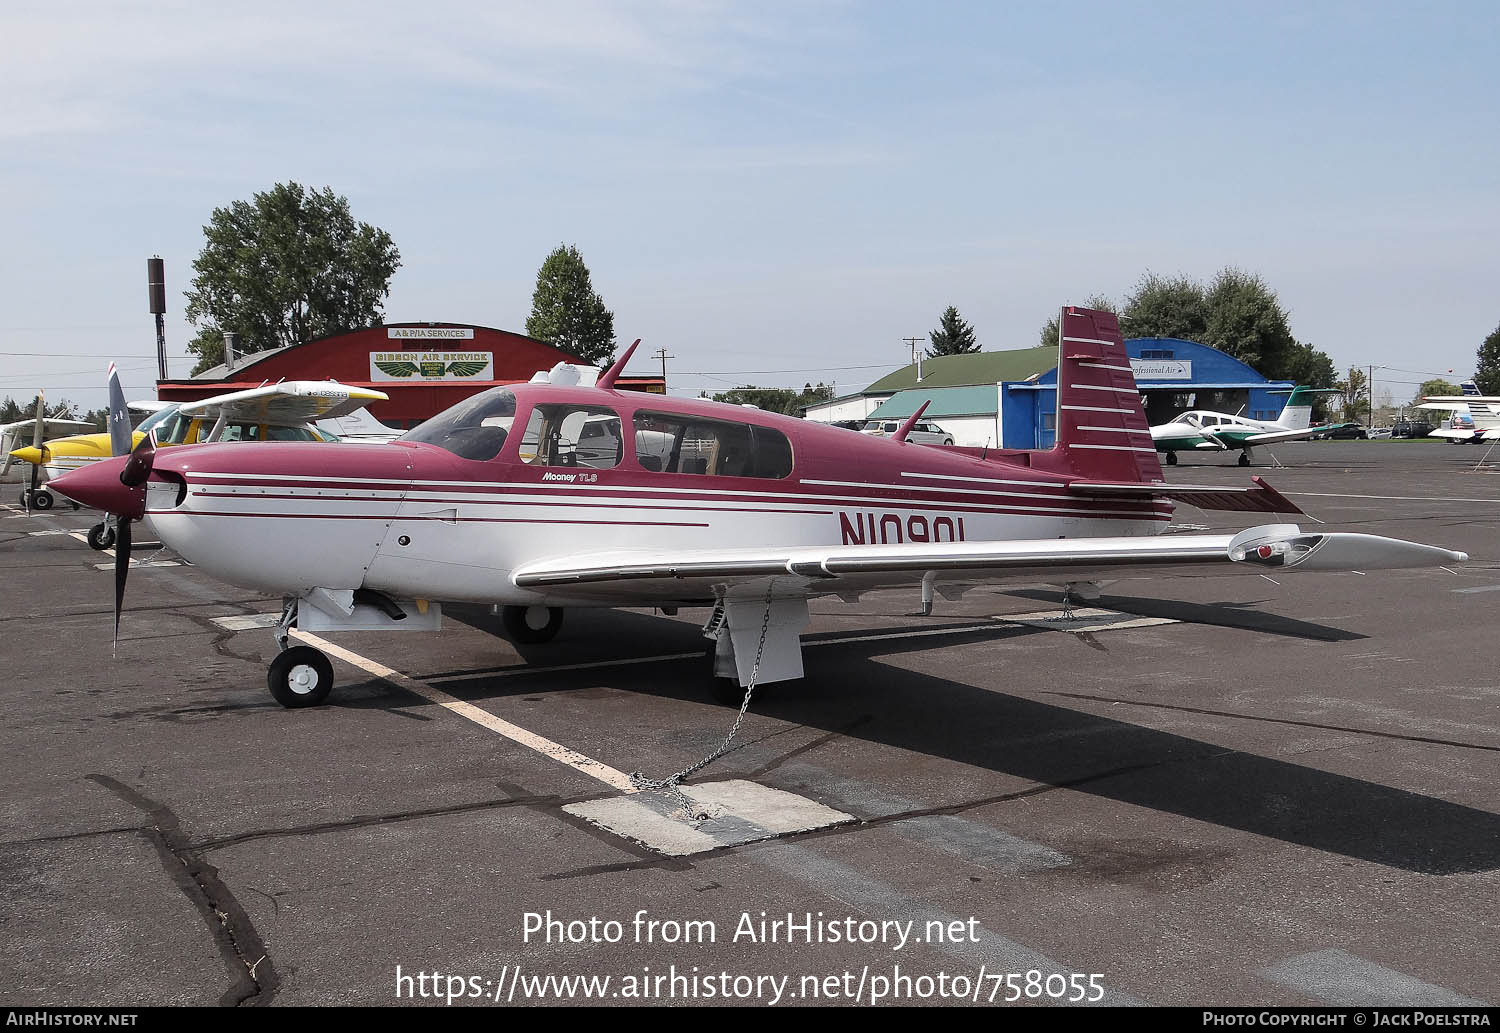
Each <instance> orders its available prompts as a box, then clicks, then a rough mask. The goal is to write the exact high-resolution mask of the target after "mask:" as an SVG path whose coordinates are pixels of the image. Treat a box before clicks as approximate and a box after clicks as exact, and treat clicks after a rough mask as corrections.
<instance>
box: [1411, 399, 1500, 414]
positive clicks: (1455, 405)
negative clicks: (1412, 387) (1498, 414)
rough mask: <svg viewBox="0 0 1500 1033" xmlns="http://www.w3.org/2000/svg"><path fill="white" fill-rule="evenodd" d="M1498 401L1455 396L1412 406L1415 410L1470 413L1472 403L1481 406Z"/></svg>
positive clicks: (1429, 400) (1425, 401)
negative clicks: (1477, 403)
mask: <svg viewBox="0 0 1500 1033" xmlns="http://www.w3.org/2000/svg"><path fill="white" fill-rule="evenodd" d="M1493 401H1497V399H1491V398H1479V397H1477V396H1475V395H1453V396H1452V397H1451V398H1428V399H1425V400H1423V402H1422V404H1421V405H1414V406H1412V408H1413V409H1437V410H1439V411H1441V412H1468V411H1469V403H1470V402H1479V403H1481V404H1483V403H1488V402H1493Z"/></svg>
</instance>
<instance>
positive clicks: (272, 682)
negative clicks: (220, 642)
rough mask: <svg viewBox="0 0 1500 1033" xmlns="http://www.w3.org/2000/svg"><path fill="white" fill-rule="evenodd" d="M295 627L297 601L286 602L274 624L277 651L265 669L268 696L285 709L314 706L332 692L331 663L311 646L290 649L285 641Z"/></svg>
mask: <svg viewBox="0 0 1500 1033" xmlns="http://www.w3.org/2000/svg"><path fill="white" fill-rule="evenodd" d="M296 624H297V600H296V599H288V600H287V601H286V605H285V606H284V607H283V608H282V611H281V620H280V621H279V622H278V623H277V625H276V644H277V645H278V646H279V647H281V652H280V653H278V654H276V659H275V660H272V661H271V666H270V667H269V668H267V670H266V687H267V688H268V689H270V690H271V697H272V698H273V699H275V700H276V702H277V703H280V704H281V705H282V706H284V707H287V708H288V709H292V710H296V709H299V708H301V707H316V706H321V705H322V704H323V703H325V702H327V700H328V694H329V693H330V692H332V691H333V663H332V662H331V661H330V660H329V659H328V657H326V656H324V655H323V654H322V653H321V652H319V651H318V650H316V649H314V648H313V647H312V646H290V647H288V645H287V641H288V638H289V637H290V635H291V631H292V628H294V627H296Z"/></svg>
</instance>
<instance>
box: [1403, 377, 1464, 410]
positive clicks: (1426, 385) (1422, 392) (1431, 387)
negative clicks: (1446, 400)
mask: <svg viewBox="0 0 1500 1033" xmlns="http://www.w3.org/2000/svg"><path fill="white" fill-rule="evenodd" d="M1463 393H1464V392H1463V388H1461V387H1459V386H1458V385H1457V384H1450V383H1448V381H1446V380H1444V379H1443V378H1442V377H1437V378H1435V379H1433V380H1424V381H1422V383H1421V384H1419V385H1418V386H1417V393H1416V394H1415V395H1414V396H1412V400H1411V404H1413V405H1416V404H1417V403H1418V402H1420V401H1421V400H1422V399H1423V398H1426V397H1427V396H1428V395H1461V394H1463Z"/></svg>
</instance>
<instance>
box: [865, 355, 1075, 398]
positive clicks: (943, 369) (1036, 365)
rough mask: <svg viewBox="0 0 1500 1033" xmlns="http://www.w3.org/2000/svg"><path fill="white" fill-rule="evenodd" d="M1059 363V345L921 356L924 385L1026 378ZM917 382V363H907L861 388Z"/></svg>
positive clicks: (900, 387) (874, 390)
mask: <svg viewBox="0 0 1500 1033" xmlns="http://www.w3.org/2000/svg"><path fill="white" fill-rule="evenodd" d="M1056 365H1057V349H1056V348H1054V347H1051V346H1045V347H1041V348H1017V349H1015V350H1014V351H1006V352H971V353H969V354H968V355H939V356H938V357H937V358H935V359H923V360H922V384H921V386H922V387H967V386H970V385H973V384H989V385H991V386H993V385H995V384H998V383H1000V381H1002V380H1025V379H1026V378H1027V377H1031V376H1035V375H1036V374H1038V373H1045V372H1047V371H1048V370H1049V369H1051V368H1052V367H1054V366H1056ZM916 386H917V367H916V366H915V365H911V366H907V367H906V368H905V369H898V370H897V371H896V372H894V373H890V374H888V375H886V376H883V377H881V378H880V379H879V380H877V381H875V383H873V384H871V385H870V386H869V387H867V388H865V389H864V391H863V392H862V393H863V394H867V395H879V394H885V393H886V392H887V391H904V390H906V389H907V388H909V387H916Z"/></svg>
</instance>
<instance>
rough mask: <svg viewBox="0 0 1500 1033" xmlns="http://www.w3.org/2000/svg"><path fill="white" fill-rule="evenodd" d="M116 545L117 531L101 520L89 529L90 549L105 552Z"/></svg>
mask: <svg viewBox="0 0 1500 1033" xmlns="http://www.w3.org/2000/svg"><path fill="white" fill-rule="evenodd" d="M113 544H115V529H114V528H113V527H110V526H109V524H108V523H106V522H105V521H103V520H101V521H99V522H98V523H97V524H95V525H94V526H93V527H91V528H89V548H90V549H95V550H98V551H99V552H103V551H104V550H105V549H107V548H109V547H110V546H111V545H113Z"/></svg>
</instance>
